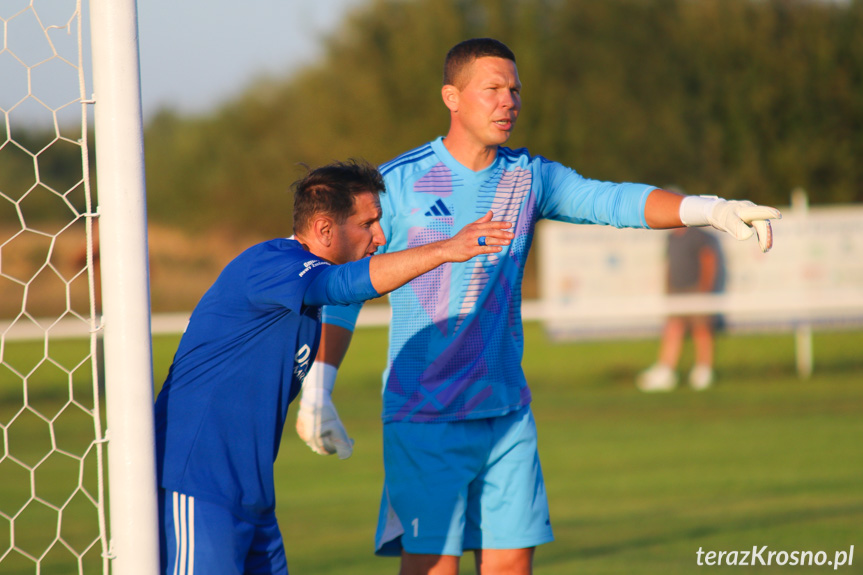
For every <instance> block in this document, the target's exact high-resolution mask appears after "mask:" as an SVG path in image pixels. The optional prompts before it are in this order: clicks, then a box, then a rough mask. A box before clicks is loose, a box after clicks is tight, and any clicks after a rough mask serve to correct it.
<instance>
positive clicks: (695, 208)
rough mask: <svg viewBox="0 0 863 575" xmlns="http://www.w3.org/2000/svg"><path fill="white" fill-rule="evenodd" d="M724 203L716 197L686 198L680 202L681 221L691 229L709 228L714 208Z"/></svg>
mask: <svg viewBox="0 0 863 575" xmlns="http://www.w3.org/2000/svg"><path fill="white" fill-rule="evenodd" d="M722 201H724V200H721V199H719V198H718V197H716V196H686V197H685V198H683V201H682V202H680V221H681V222H683V225H684V226H686V227H689V228H691V227H695V226H709V225H710V214H711V212H712V211H713V207H714V206H715V205H716V203H717V202H722Z"/></svg>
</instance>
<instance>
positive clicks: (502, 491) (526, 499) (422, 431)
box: [375, 407, 554, 556]
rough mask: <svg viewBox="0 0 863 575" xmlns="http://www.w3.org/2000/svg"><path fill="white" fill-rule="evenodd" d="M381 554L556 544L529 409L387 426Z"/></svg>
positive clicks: (379, 533)
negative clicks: (503, 413)
mask: <svg viewBox="0 0 863 575" xmlns="http://www.w3.org/2000/svg"><path fill="white" fill-rule="evenodd" d="M383 438H384V471H385V473H386V477H385V479H384V492H383V497H382V500H381V510H380V516H379V519H378V529H377V534H376V537H375V552H376V553H377V554H378V555H385V556H393V555H400V554H401V551H402V549H404V551H407V552H408V553H427V554H432V555H455V556H460V555H462V552H463V551H467V550H471V549H524V548H528V547H535V546H537V545H540V544H542V543H548V542H549V541H552V540H554V536H553V534H552V530H551V522H550V521H549V514H548V499H547V497H546V493H545V483H544V482H543V479H542V469H541V468H540V464H539V454H538V452H537V446H536V423H535V421H534V419H533V413H532V412H531V410H530V407H525V408H522V409H520V410H518V411H516V412H513V413H510V414H508V415H505V416H502V417H492V418H488V419H477V420H466V421H457V422H445V423H406V422H389V423H385V424H384V430H383Z"/></svg>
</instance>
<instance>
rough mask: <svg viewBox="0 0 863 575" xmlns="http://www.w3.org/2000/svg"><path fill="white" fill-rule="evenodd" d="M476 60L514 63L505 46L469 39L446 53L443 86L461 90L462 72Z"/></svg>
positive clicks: (482, 39) (511, 54)
mask: <svg viewBox="0 0 863 575" xmlns="http://www.w3.org/2000/svg"><path fill="white" fill-rule="evenodd" d="M478 58H504V59H505V60H512V61H513V62H515V54H513V53H512V50H510V49H509V48H507V46H506V44H504V43H503V42H501V41H500V40H495V39H494V38H471V39H470V40H465V41H463V42H459V43H458V44H456V45H455V46H453V47H452V48H450V50H449V52H447V55H446V60H445V61H444V66H443V83H444V86H446V85H447V84H451V85H453V86H455V87H456V88H459V89H461V88H463V87H464V84H465V83H466V82H465V80H464V74H463V72H464V70H465V68H467V66H468V65H469V64H471V63H473V61H474V60H476V59H478Z"/></svg>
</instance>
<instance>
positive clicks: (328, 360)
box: [297, 212, 514, 459]
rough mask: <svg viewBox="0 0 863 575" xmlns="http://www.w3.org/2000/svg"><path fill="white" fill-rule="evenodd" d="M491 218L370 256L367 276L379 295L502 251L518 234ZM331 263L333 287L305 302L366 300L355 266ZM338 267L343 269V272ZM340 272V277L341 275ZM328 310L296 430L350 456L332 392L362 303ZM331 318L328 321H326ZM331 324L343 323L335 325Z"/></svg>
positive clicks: (316, 444) (327, 451)
mask: <svg viewBox="0 0 863 575" xmlns="http://www.w3.org/2000/svg"><path fill="white" fill-rule="evenodd" d="M492 217H493V214H492V213H491V212H488V213H487V214H486V215H484V216H483V217H482V218H480V219H479V220H477V221H475V222H473V223H471V224H469V225H467V226H465V227H464V228H462V229H461V230H460V231H459V232H458V233H457V234H456V235H454V236H453V237H452V238H449V239H447V240H441V241H439V242H433V243H430V244H426V245H423V246H419V247H416V248H411V249H409V250H404V251H400V252H393V253H388V254H382V255H377V256H372V257H371V258H369V261H368V262H367V263H368V278H369V280H370V281H371V285H372V286H373V288H374V290H375V291H376V292H378V293H377V294H376V295H379V294H384V293H389V292H390V291H392V290H394V289H396V288H398V287H401V286H402V285H404V284H405V283H407V282H408V281H410V280H412V279H414V278H415V277H417V276H420V275H422V274H423V273H426V272H428V271H431V270H433V269H434V268H436V267H438V266H439V265H441V264H443V263H445V262H461V261H467V260H469V259H470V258H472V257H474V256H477V255H480V254H489V253H496V252H500V251H501V250H502V249H503V248H502V247H501V246H504V245H508V244H509V243H510V239H511V238H512V237H513V235H514V234H512V232H509V231H506V229H507V228H509V227H511V224H510V223H508V222H494V221H492ZM333 267H334V268H336V267H338V268H341V269H340V270H333V272H335V273H333V274H332V277H333V279H324V278H326V276H324V274H322V276H323V277H322V282H321V283H322V284H323V283H326V284H333V286H334V287H330V286H329V285H325V286H322V287H321V288H320V289H318V288H315V289H310V292H318V293H321V294H326V295H320V296H317V297H318V299H317V300H316V299H315V296H312V295H311V294H310V295H309V296H308V297H307V298H306V300H304V301H305V303H307V304H310V305H312V304H317V305H320V304H321V303H332V302H340V301H341V302H344V301H345V299H346V298H348V297H349V296H348V295H347V292H349V291H353V292H354V293H356V294H357V295H358V296H360V297H362V298H363V299H368V298H367V297H365V296H362V295H360V293H359V292H360V290H351V288H350V286H352V285H355V283H356V282H355V281H354V280H350V279H347V278H348V277H349V274H347V272H348V271H350V270H351V268H352V266H351V264H346V265H345V266H333ZM353 267H355V266H353ZM328 271H329V270H328ZM340 271H345V273H344V274H339V273H338V272H340ZM340 275H341V280H340V281H339V280H338V279H337V278H339V277H340ZM366 295H367V293H366ZM375 297H376V296H375ZM322 298H332V300H331V301H330V302H322V301H321V299H322ZM326 310H327V311H326V312H325V318H324V327H323V329H322V333H321V342H320V346H319V350H318V357H316V358H315V361H314V363H313V364H312V367H311V369H310V370H309V373H308V374H307V375H306V378H305V380H304V381H303V391H302V397H301V398H300V409H299V412H298V414H297V434H298V435H299V436H300V438H301V439H302V440H303V441H305V442H306V444H307V445H308V446H309V447H310V448H311V449H312V451H314V452H315V453H319V454H321V455H332V454H333V453H335V454H337V455H338V456H339V459H347V458H348V457H350V456H351V454H352V453H353V440H352V439H350V438H349V437H348V434H347V431H345V427H344V425H343V424H342V421H341V419H340V418H339V415H338V413H337V412H336V408H335V405H334V404H333V401H332V391H333V388H334V387H335V381H336V375H337V372H338V367H339V365H341V361H342V359H343V358H344V355H345V353H346V352H347V349H348V346H349V345H350V340H351V335H352V333H353V327H354V324H355V322H356V318H357V315H358V314H359V307H358V306H351V307H330V308H326ZM328 319H329V320H330V322H328V321H327V320H328ZM331 322H336V323H338V324H340V325H333V323H331Z"/></svg>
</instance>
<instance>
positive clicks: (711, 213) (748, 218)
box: [680, 196, 782, 252]
mask: <svg viewBox="0 0 863 575" xmlns="http://www.w3.org/2000/svg"><path fill="white" fill-rule="evenodd" d="M781 218H782V214H781V213H780V212H779V210H777V209H776V208H771V207H769V206H758V205H755V204H754V203H752V202H750V201H747V200H743V201H740V200H723V199H722V198H716V197H705V196H687V197H686V198H684V199H683V203H681V205H680V219H681V220H682V221H683V223H684V225H687V226H699V225H702V226H703V225H711V226H713V227H714V228H716V229H717V230H720V231H723V232H728V233H729V234H731V235H732V236H734V238H735V239H738V240H746V239H749V238H750V237H752V234H755V235H756V236H757V237H758V246H759V247H760V248H761V251H762V252H767V251H769V250H770V248H772V247H773V228H772V227H771V225H770V220H778V219H781Z"/></svg>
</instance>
